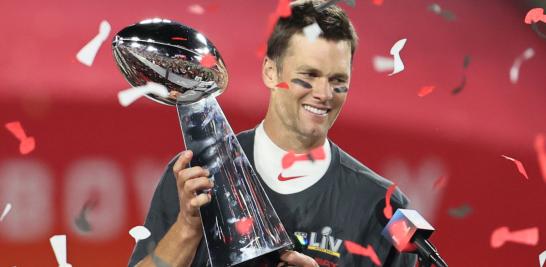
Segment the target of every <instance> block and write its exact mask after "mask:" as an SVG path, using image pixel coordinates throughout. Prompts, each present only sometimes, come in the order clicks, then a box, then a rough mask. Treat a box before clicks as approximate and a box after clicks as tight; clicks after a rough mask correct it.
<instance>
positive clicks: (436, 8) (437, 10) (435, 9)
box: [428, 3, 455, 21]
mask: <svg viewBox="0 0 546 267" xmlns="http://www.w3.org/2000/svg"><path fill="white" fill-rule="evenodd" d="M428 10H430V11H432V13H434V14H436V15H438V16H441V17H442V18H444V19H445V20H447V21H452V20H455V14H453V12H451V11H449V10H443V9H442V7H441V6H440V5H439V4H437V3H432V4H430V5H429V6H428Z"/></svg>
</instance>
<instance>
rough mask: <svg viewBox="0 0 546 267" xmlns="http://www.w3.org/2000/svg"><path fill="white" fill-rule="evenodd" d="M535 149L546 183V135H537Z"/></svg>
mask: <svg viewBox="0 0 546 267" xmlns="http://www.w3.org/2000/svg"><path fill="white" fill-rule="evenodd" d="M535 151H536V152H537V157H538V164H539V165H540V172H541V173H542V179H543V180H544V182H545V183H546V136H545V135H544V134H537V136H535Z"/></svg>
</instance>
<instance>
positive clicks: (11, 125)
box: [5, 121, 36, 155]
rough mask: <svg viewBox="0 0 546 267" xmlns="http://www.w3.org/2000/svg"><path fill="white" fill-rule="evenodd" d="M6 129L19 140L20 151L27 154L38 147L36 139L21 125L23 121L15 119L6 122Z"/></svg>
mask: <svg viewBox="0 0 546 267" xmlns="http://www.w3.org/2000/svg"><path fill="white" fill-rule="evenodd" d="M5 126H6V129H8V131H10V132H11V133H12V134H13V135H14V136H15V138H17V139H18V140H19V153H21V154H22V155H26V154H28V153H30V152H32V151H34V149H35V148H36V140H35V139H34V137H28V136H27V135H26V133H25V130H24V129H23V126H22V125H21V122H18V121H14V122H8V123H6V125H5Z"/></svg>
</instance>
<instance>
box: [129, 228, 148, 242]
mask: <svg viewBox="0 0 546 267" xmlns="http://www.w3.org/2000/svg"><path fill="white" fill-rule="evenodd" d="M129 234H130V235H131V236H132V237H133V238H134V239H135V243H136V242H138V241H139V240H144V239H146V238H148V237H150V235H151V233H150V230H148V228H146V227H144V226H142V225H139V226H135V227H133V228H131V230H129Z"/></svg>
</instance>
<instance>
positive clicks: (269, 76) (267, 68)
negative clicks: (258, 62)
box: [262, 56, 279, 90]
mask: <svg viewBox="0 0 546 267" xmlns="http://www.w3.org/2000/svg"><path fill="white" fill-rule="evenodd" d="M262 79H263V81H264V84H265V86H266V87H267V88H269V89H270V90H273V89H274V88H276V87H277V84H278V83H279V81H278V76H277V64H275V61H273V60H272V59H270V58H269V57H267V56H266V57H264V62H263V65H262Z"/></svg>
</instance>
